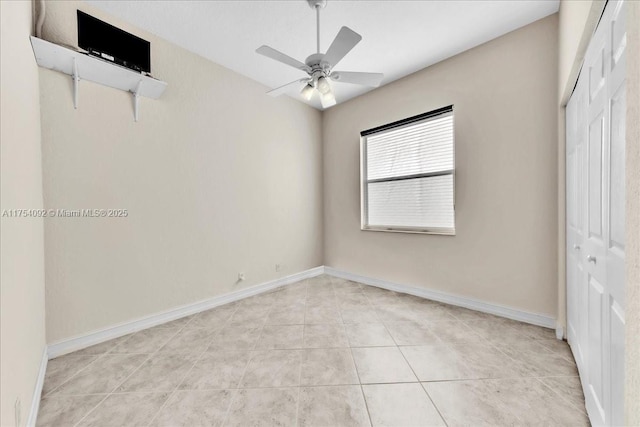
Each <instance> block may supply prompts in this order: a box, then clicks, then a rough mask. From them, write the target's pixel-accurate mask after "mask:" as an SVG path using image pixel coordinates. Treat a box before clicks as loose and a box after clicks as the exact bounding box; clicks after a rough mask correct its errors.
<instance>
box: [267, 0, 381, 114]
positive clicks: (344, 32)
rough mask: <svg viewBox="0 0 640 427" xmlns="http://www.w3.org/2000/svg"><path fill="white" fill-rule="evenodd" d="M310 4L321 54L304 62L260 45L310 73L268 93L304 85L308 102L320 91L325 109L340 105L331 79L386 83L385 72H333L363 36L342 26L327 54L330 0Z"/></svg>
mask: <svg viewBox="0 0 640 427" xmlns="http://www.w3.org/2000/svg"><path fill="white" fill-rule="evenodd" d="M307 3H309V6H310V7H311V8H312V9H314V10H315V11H316V25H317V44H316V47H317V53H314V54H312V55H310V56H309V57H308V58H307V59H306V60H305V62H304V63H302V62H300V61H298V60H297V59H294V58H292V57H290V56H289V55H286V54H284V53H282V52H280V51H278V50H276V49H274V48H272V47H269V46H260V47H259V48H258V49H256V52H257V53H259V54H261V55H264V56H266V57H269V58H271V59H275V60H276V61H279V62H282V63H283V64H287V65H289V66H291V67H294V68H297V69H299V70H302V71H304V72H306V73H307V74H308V75H309V77H305V78H303V79H299V80H295V81H293V82H291V83H287V84H286V85H284V86H280V87H278V88H275V89H273V90H270V91H269V92H267V93H268V94H269V95H271V96H278V95H281V94H283V93H285V92H286V91H288V90H290V89H291V87H293V86H297V85H302V84H304V87H302V90H301V91H300V94H301V95H302V97H303V98H304V99H306V100H307V101H309V100H311V98H312V97H313V95H314V94H315V93H316V92H317V93H318V94H319V95H320V102H321V103H322V107H323V108H327V107H331V106H332V105H335V104H336V97H335V95H334V94H333V90H332V88H331V84H330V83H329V80H333V81H336V82H341V83H353V84H359V85H364V86H370V87H378V86H380V83H381V82H382V78H383V77H384V75H383V74H382V73H360V72H352V71H333V67H334V66H335V65H337V64H338V62H340V61H341V60H342V58H344V57H345V56H346V55H347V53H349V52H350V51H351V49H353V48H354V47H355V45H357V44H358V43H359V42H360V40H362V36H361V35H360V34H358V33H356V32H355V31H353V30H352V29H350V28H348V27H342V28H341V29H340V31H339V32H338V35H337V36H336V38H335V39H334V40H333V43H331V46H329V49H328V50H327V53H321V52H320V9H323V8H324V7H325V6H326V4H327V0H307Z"/></svg>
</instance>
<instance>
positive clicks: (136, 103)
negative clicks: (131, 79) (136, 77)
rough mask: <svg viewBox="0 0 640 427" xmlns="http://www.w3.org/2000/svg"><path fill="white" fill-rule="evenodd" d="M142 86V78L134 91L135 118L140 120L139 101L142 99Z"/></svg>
mask: <svg viewBox="0 0 640 427" xmlns="http://www.w3.org/2000/svg"><path fill="white" fill-rule="evenodd" d="M140 86H142V80H140V81H139V82H138V84H137V85H136V88H135V89H134V91H133V119H134V120H135V121H136V122H137V121H138V101H139V100H140V94H139V92H140Z"/></svg>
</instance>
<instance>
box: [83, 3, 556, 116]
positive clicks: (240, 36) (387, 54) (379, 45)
mask: <svg viewBox="0 0 640 427" xmlns="http://www.w3.org/2000/svg"><path fill="white" fill-rule="evenodd" d="M88 2H89V3H91V4H93V5H95V6H97V7H99V8H100V9H103V10H104V11H106V12H109V13H111V14H112V15H115V16H117V17H120V18H122V19H124V20H125V21H127V22H129V23H131V24H134V25H136V26H138V27H140V28H143V29H145V30H147V31H149V32H151V33H153V34H156V35H157V36H160V37H162V38H164V39H166V40H169V41H171V42H173V43H175V44H177V45H179V46H182V47H184V48H185V49H188V50H190V51H192V52H194V53H197V54H199V55H201V56H203V57H205V58H208V59H210V60H212V61H214V62H216V63H218V64H221V65H223V66H225V67H227V68H230V69H232V70H234V71H236V72H238V73H240V74H243V75H245V76H247V77H249V78H251V79H254V80H256V81H258V82H260V83H263V84H264V85H266V86H268V87H278V86H281V85H283V84H285V83H288V82H291V81H293V80H296V79H299V78H302V77H304V76H305V74H304V73H303V72H302V71H299V70H296V69H295V68H291V67H288V66H286V65H284V64H281V63H279V62H276V61H273V60H271V59H269V58H266V57H264V56H261V55H258V54H257V53H255V50H256V49H257V48H258V47H259V46H261V45H263V44H266V45H269V46H271V47H273V48H275V49H278V50H280V51H282V52H284V53H286V54H288V55H289V56H292V57H294V58H296V59H298V60H300V61H302V62H304V60H305V59H306V57H307V56H309V55H310V54H312V53H315V48H316V28H315V13H314V11H313V10H312V9H311V8H309V6H308V5H307V2H306V1H305V0H279V1H276V0H263V1H247V0H236V1H231V0H226V1H171V0H164V1H158V0H156V1H133V0H88ZM558 5H559V0H537V1H529V0H511V1H507V0H498V1H483V0H465V1H461V0H460V1H452V0H446V1H436V0H430V1H417V0H412V1H400V0H386V1H364V0H359V1H353V0H352V1H345V0H329V1H328V4H327V7H326V8H325V9H323V10H322V12H321V16H320V40H321V41H320V43H321V50H322V51H323V52H325V51H326V49H327V48H328V47H329V45H330V44H331V42H332V41H333V38H334V37H335V35H336V34H337V32H338V30H339V29H340V27H342V26H347V27H349V28H351V29H353V30H354V31H356V32H357V33H359V34H361V35H362V37H363V39H362V41H361V42H360V43H359V44H358V45H357V46H356V47H355V48H354V49H353V50H352V51H351V52H350V53H349V54H348V55H347V56H346V57H345V58H344V59H343V60H342V61H341V62H340V63H339V64H338V66H337V67H336V68H335V69H336V70H342V71H366V72H382V73H384V75H385V77H384V80H383V82H382V84H383V85H385V84H387V83H390V82H392V81H394V80H397V79H399V78H401V77H404V76H406V75H408V74H411V73H413V72H415V71H418V70H420V69H422V68H424V67H427V66H429V65H432V64H434V63H436V62H439V61H442V60H443V59H446V58H449V57H451V56H453V55H456V54H458V53H460V52H463V51H465V50H467V49H470V48H472V47H474V46H478V45H480V44H482V43H484V42H487V41H489V40H491V39H494V38H496V37H499V36H501V35H503V34H506V33H508V32H510V31H512V30H515V29H516V28H519V27H522V26H524V25H527V24H529V23H531V22H533V21H536V20H538V19H541V18H543V17H545V16H547V15H550V14H552V13H554V12H556V11H557V10H558ZM152 49H153V48H152ZM152 71H153V70H152ZM332 85H333V87H334V92H335V94H336V99H337V101H338V103H340V102H344V101H346V100H348V99H351V98H353V97H356V96H358V95H361V94H363V93H365V92H368V91H370V90H372V89H371V88H367V87H363V86H357V85H351V84H346V83H332ZM289 95H290V96H292V97H294V98H295V99H298V100H300V101H301V102H304V100H303V99H302V98H301V97H300V96H299V93H298V89H295V88H294V89H292V91H291V93H290V94H289ZM309 104H310V105H312V106H314V107H315V108H318V109H321V107H320V104H319V101H318V99H317V97H314V98H313V99H312V101H311V102H309Z"/></svg>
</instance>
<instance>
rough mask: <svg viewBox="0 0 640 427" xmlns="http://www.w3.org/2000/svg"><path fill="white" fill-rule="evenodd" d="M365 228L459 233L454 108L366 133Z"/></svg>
mask: <svg viewBox="0 0 640 427" xmlns="http://www.w3.org/2000/svg"><path fill="white" fill-rule="evenodd" d="M362 169H363V170H362V176H363V182H362V196H363V197H362V203H363V206H362V228H363V229H378V230H390V231H393V230H396V231H418V232H432V233H442V234H454V232H455V225H454V224H455V223H454V137H453V107H445V108H442V109H440V110H436V111H433V112H430V113H426V114H422V115H420V116H416V117H411V118H409V119H406V120H402V121H400V122H395V123H391V124H389V125H385V126H381V127H379V128H375V129H371V130H369V131H364V132H362Z"/></svg>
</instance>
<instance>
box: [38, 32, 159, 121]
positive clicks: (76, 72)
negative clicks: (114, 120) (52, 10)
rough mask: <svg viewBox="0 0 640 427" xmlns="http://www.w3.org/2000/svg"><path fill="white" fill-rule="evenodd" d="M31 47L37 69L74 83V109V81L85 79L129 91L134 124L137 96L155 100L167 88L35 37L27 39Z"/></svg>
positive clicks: (136, 118)
mask: <svg viewBox="0 0 640 427" xmlns="http://www.w3.org/2000/svg"><path fill="white" fill-rule="evenodd" d="M31 46H32V47H33V53H34V55H35V57H36V62H37V63H38V65H39V66H40V67H43V68H48V69H50V70H55V71H59V72H61V73H64V74H67V75H69V76H71V78H72V79H73V83H74V84H73V92H74V93H73V106H74V108H78V82H79V81H80V80H87V81H91V82H94V83H99V84H101V85H105V86H109V87H112V88H114V89H120V90H124V91H127V92H131V94H132V95H133V100H134V119H135V121H138V99H139V97H140V96H144V97H147V98H152V99H158V98H160V96H161V95H162V93H163V92H164V90H165V89H166V88H167V83H166V82H163V81H161V80H157V79H154V78H153V77H149V76H145V75H143V74H141V73H138V72H136V71H133V70H130V69H128V68H125V67H121V66H120V65H117V64H114V63H112V62H109V61H106V60H103V59H100V58H96V57H95V56H90V55H87V54H85V53H82V52H77V51H75V50H72V49H69V48H66V47H64V46H60V45H57V44H55V43H51V42H48V41H46V40H42V39H39V38H37V37H31Z"/></svg>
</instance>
